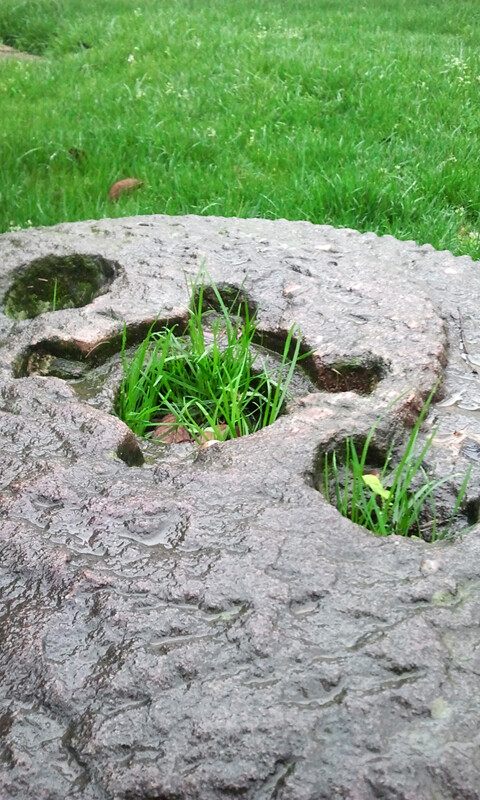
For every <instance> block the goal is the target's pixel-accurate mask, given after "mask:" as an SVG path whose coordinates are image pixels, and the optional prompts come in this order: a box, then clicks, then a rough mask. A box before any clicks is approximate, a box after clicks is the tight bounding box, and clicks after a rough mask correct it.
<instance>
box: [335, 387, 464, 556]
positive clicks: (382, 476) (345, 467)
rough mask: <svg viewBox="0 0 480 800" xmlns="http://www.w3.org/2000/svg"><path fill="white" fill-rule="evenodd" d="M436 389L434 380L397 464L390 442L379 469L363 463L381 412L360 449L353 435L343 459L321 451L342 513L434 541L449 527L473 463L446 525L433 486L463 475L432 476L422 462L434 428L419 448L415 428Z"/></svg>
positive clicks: (376, 528)
mask: <svg viewBox="0 0 480 800" xmlns="http://www.w3.org/2000/svg"><path fill="white" fill-rule="evenodd" d="M436 390H437V386H435V388H434V389H433V391H432V392H431V394H430V396H429V397H428V399H427V401H426V403H425V405H424V406H423V409H422V411H421V413H420V415H419V417H418V419H417V422H416V424H415V426H414V428H413V430H412V432H411V434H410V438H409V440H408V442H407V445H406V448H405V451H404V453H403V456H402V458H401V459H400V462H399V464H398V465H397V466H396V467H393V468H391V467H390V462H391V458H392V451H393V443H392V445H391V446H390V448H389V451H388V453H387V455H386V457H385V460H384V463H383V465H382V466H381V467H380V468H379V469H378V470H376V471H375V472H373V473H371V472H369V470H368V467H367V458H368V454H369V448H370V446H371V442H372V437H373V435H374V432H375V429H376V427H377V426H378V424H379V422H380V420H381V419H382V417H379V419H378V420H377V421H376V422H375V424H374V425H373V426H372V428H371V429H370V431H369V433H368V436H367V438H366V440H365V442H364V444H363V447H362V448H361V449H357V447H356V445H355V442H354V439H353V437H352V436H349V437H348V438H347V440H346V449H345V461H344V463H343V464H340V460H339V458H338V457H337V453H336V452H333V453H330V454H329V453H327V454H326V455H325V464H324V492H325V496H326V498H327V500H328V501H329V502H331V503H332V504H333V505H335V506H336V507H337V509H338V511H340V513H341V514H342V515H343V516H344V517H347V518H348V519H350V520H351V521H352V522H355V523H356V524H357V525H363V527H365V528H368V530H370V531H372V532H373V533H376V534H378V535H379V536H389V535H391V534H398V535H400V536H410V537H414V538H422V539H425V540H426V541H429V542H434V541H437V540H439V539H443V538H445V536H447V535H448V534H449V533H450V532H451V530H452V523H453V520H454V518H455V515H456V514H457V512H458V510H459V508H460V506H461V504H462V501H463V499H464V497H465V493H466V489H467V484H468V480H469V477H470V472H471V468H470V469H468V470H467V473H466V474H465V476H464V477H463V481H462V484H461V487H460V490H459V492H458V495H457V499H456V502H455V505H454V508H453V511H452V513H451V515H450V518H449V519H448V521H447V523H446V524H445V525H443V524H441V525H440V526H439V520H438V516H437V511H436V506H435V496H434V495H435V492H436V491H437V489H439V487H440V486H442V485H443V484H445V483H447V482H448V481H451V480H452V479H454V478H458V477H462V475H460V474H458V473H455V474H452V475H447V476H446V477H443V478H440V479H437V480H433V479H432V478H431V477H430V476H429V475H428V474H427V472H426V470H425V468H424V466H423V461H424V458H425V456H426V454H427V453H428V451H429V449H430V447H431V445H432V442H433V439H434V437H435V434H436V431H437V428H435V429H434V430H433V432H432V433H431V435H430V436H429V437H428V439H427V440H426V442H425V444H424V445H423V447H421V448H420V450H419V448H418V446H417V444H418V438H419V431H420V426H421V424H422V422H423V420H424V418H425V415H426V413H427V411H428V408H429V406H430V403H431V402H432V399H433V396H434V394H435V392H436ZM439 528H441V529H439Z"/></svg>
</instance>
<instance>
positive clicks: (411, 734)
mask: <svg viewBox="0 0 480 800" xmlns="http://www.w3.org/2000/svg"><path fill="white" fill-rule="evenodd" d="M51 255H55V257H62V256H68V257H70V256H72V255H75V256H79V255H80V256H82V255H84V256H85V255H88V256H92V255H93V256H96V257H98V256H100V257H101V258H102V259H105V260H106V261H109V262H111V263H112V264H114V265H115V275H116V277H115V279H114V280H113V282H112V283H111V284H110V285H109V286H108V287H106V289H105V291H104V293H103V294H99V295H98V296H97V297H95V299H94V300H93V301H92V302H91V303H89V304H88V305H86V306H83V307H79V308H66V309H65V310H56V311H55V312H54V313H48V312H47V313H41V314H40V315H39V316H36V317H34V318H32V319H24V320H20V319H13V318H10V317H7V316H6V315H5V314H3V313H0V369H1V372H2V375H1V382H0V452H1V453H2V462H1V468H0V514H1V520H2V521H1V526H0V549H1V556H0V565H1V566H0V592H1V595H2V599H3V608H4V613H3V615H2V617H1V622H0V638H1V641H2V648H1V649H0V761H1V763H2V766H3V770H2V772H1V773H0V797H1V798H2V800H3V798H5V800H10V798H14V797H22V798H25V799H26V800H29V799H30V798H31V799H32V800H33V799H34V798H35V799H36V798H48V800H57V799H58V800H64V798H72V800H73V798H74V797H78V798H82V800H153V798H157V800H159V799H160V798H162V799H163V800H167V798H168V800H173V799H175V800H207V799H208V800H216V799H218V800H220V798H223V800H225V798H233V797H238V796H241V797H243V798H245V799H246V800H273V799H274V798H275V800H334V799H336V798H349V800H374V798H379V797H382V798H392V800H393V798H395V800H430V798H432V800H433V798H437V797H441V798H442V800H454V798H455V800H456V799H457V798H459V797H462V798H467V797H468V798H473V800H476V799H477V798H479V799H480V781H479V776H478V769H477V766H476V756H475V751H474V747H475V740H476V737H477V729H478V725H479V722H480V691H479V689H480V685H479V683H480V682H479V678H478V675H479V665H478V663H477V662H478V653H477V650H478V648H477V640H478V619H479V614H480V600H479V592H478V587H479V585H480V544H479V539H478V535H477V532H476V531H477V529H476V528H472V529H471V530H470V531H469V532H467V533H465V534H463V535H461V536H458V537H457V538H456V539H455V540H454V541H453V542H450V543H438V544H435V545H430V544H428V543H426V542H421V541H413V540H403V539H399V538H398V537H390V538H388V539H379V538H377V537H375V536H374V535H373V534H370V533H368V532H367V531H365V530H364V529H362V528H359V527H357V526H355V525H353V524H351V523H350V522H348V521H347V520H345V519H344V518H342V517H341V516H340V515H339V514H338V513H337V512H336V510H335V509H333V508H332V507H331V506H329V505H328V503H326V501H325V500H324V498H323V497H322V495H321V493H320V492H319V491H317V484H318V479H319V474H318V473H319V466H318V465H319V462H320V459H321V455H322V453H324V452H325V450H326V449H328V448H329V447H330V448H331V446H332V445H333V444H334V443H337V444H338V443H341V441H342V440H343V438H344V437H345V436H346V435H348V434H350V433H351V432H355V433H356V434H358V435H359V436H362V435H363V436H365V435H366V433H367V432H368V430H369V428H370V426H371V425H372V423H373V422H374V421H375V420H376V419H377V418H378V416H379V415H380V414H382V413H385V418H384V420H383V421H382V424H381V425H380V426H379V445H381V444H382V443H386V442H387V441H389V439H390V438H391V436H392V435H393V434H394V433H395V432H396V433H397V435H399V434H400V433H401V432H402V431H403V430H404V427H405V425H408V424H409V423H410V422H411V420H412V419H413V418H414V417H415V413H416V411H417V410H418V408H419V404H420V401H421V399H422V398H425V397H426V396H427V395H428V393H429V392H430V391H431V389H432V387H433V386H434V385H435V383H436V381H437V380H438V378H439V377H441V378H442V387H443V396H444V403H443V405H442V404H440V405H437V406H435V408H434V412H435V416H436V417H437V420H438V422H439V425H440V427H439V431H438V433H437V434H436V438H435V445H434V447H433V448H432V465H431V466H432V469H435V470H436V471H437V473H438V474H439V475H441V474H445V473H446V472H448V473H450V472H452V469H453V470H458V472H464V471H465V470H466V468H467V466H468V465H469V464H471V465H472V466H473V473H472V478H471V481H470V489H469V495H468V500H469V504H470V508H471V509H472V512H471V513H472V514H473V512H474V511H475V510H476V513H478V503H479V498H478V494H479V493H478V486H479V469H478V459H479V458H480V425H479V419H478V413H477V410H476V403H477V398H478V408H479V409H480V388H479V378H478V375H477V371H476V350H475V348H476V347H477V344H476V339H475V336H476V331H477V329H478V312H477V310H476V301H475V298H476V297H477V296H478V292H479V289H480V286H479V282H480V278H479V274H478V269H477V267H476V265H475V264H474V263H473V262H472V261H471V260H470V259H468V258H466V257H464V258H455V257H453V256H452V255H451V254H450V253H439V252H436V251H434V250H433V248H430V247H429V246H423V247H418V246H417V245H415V244H414V243H413V242H399V241H397V240H395V239H393V238H392V237H382V238H379V237H376V236H374V235H373V234H365V235H362V234H359V233H357V232H355V231H351V230H335V229H333V228H331V227H328V226H314V225H311V224H310V223H305V222H287V221H284V220H277V221H269V220H240V219H220V218H213V217H206V218H201V217H194V216H187V217H177V218H175V217H161V216H153V217H134V218H127V219H117V220H100V221H88V222H80V223H73V224H62V225H57V226H55V227H54V228H43V229H31V230H28V231H21V232H18V233H11V234H5V235H3V236H1V237H0V256H1V257H0V265H1V266H0V302H3V300H2V299H3V298H4V297H5V296H6V294H7V292H8V290H9V288H10V287H11V285H12V283H13V281H14V280H15V278H16V277H17V276H18V275H21V274H22V271H24V270H25V269H26V268H27V267H28V265H29V264H30V263H31V262H32V261H34V260H37V259H40V258H42V257H45V256H51ZM202 265H203V266H204V267H205V268H206V269H207V270H208V273H209V275H210V276H211V277H212V279H213V280H214V281H215V282H216V283H217V285H218V286H222V287H227V288H228V287H236V288H239V287H243V291H244V292H245V294H246V295H247V297H248V300H249V302H250V303H251V304H252V305H253V306H255V307H256V308H257V309H258V319H259V324H260V328H261V329H262V331H263V332H264V333H265V334H266V335H267V336H270V337H271V338H272V340H274V339H275V338H276V337H280V338H281V336H282V335H284V334H285V332H286V331H287V330H288V329H289V328H290V326H291V325H292V324H293V323H297V324H299V325H300V327H301V331H302V336H303V341H304V345H305V347H306V348H307V349H312V350H314V356H313V361H312V369H313V371H314V373H315V376H316V380H317V381H318V382H319V386H321V385H322V383H321V381H322V380H323V378H324V375H325V370H326V369H327V368H328V369H330V368H333V369H338V368H339V365H340V366H341V367H342V369H343V368H344V367H345V369H346V370H347V368H350V369H352V370H354V369H355V368H356V367H357V366H358V365H359V364H360V365H363V366H365V367H368V368H370V367H371V365H372V364H373V365H376V368H378V376H377V377H378V383H377V384H376V386H375V387H373V391H372V392H371V393H370V394H358V393H357V392H355V391H338V392H335V391H332V386H328V387H326V386H325V385H324V388H328V389H329V391H328V392H327V391H323V390H320V389H319V391H317V392H311V393H310V394H308V395H307V396H305V397H304V398H302V399H300V400H298V401H297V402H296V403H294V404H292V406H291V407H290V408H289V413H288V414H286V415H285V416H283V417H281V418H280V419H279V420H278V421H277V422H276V423H275V424H274V425H272V426H270V427H269V428H266V429H264V430H263V431H261V432H259V433H258V434H255V435H253V436H250V437H245V438H242V439H236V440H232V441H228V442H225V443H218V444H214V445H212V446H210V447H208V449H203V450H202V449H197V448H196V447H193V446H191V445H188V446H184V445H180V446H178V447H170V448H167V447H162V446H161V445H160V446H157V448H156V449H155V450H152V446H145V445H144V444H142V443H141V442H139V441H138V440H137V439H136V438H135V437H134V436H133V434H131V432H130V431H129V430H128V428H127V427H126V426H125V425H124V424H123V423H122V422H121V421H120V420H118V419H117V418H116V417H114V416H113V415H112V414H111V413H109V411H111V410H112V409H111V405H112V397H113V394H112V392H110V394H108V393H105V395H104V396H102V398H101V399H100V401H98V402H96V401H95V399H93V400H92V398H87V400H84V399H83V397H82V394H81V391H80V388H79V386H80V383H81V381H80V383H77V382H76V381H75V380H73V381H70V382H68V381H66V380H62V379H60V378H58V377H52V375H49V376H46V377H44V376H42V375H40V374H35V373H34V372H32V374H28V373H29V371H31V370H32V369H33V367H32V364H36V363H37V361H35V359H34V360H33V361H32V354H34V355H35V356H36V357H37V356H38V358H40V357H41V358H47V357H48V358H55V357H63V356H62V354H63V355H65V358H66V359H72V358H73V359H77V361H78V362H79V363H81V364H82V365H84V366H85V365H86V367H88V365H89V363H90V362H89V360H88V359H89V358H90V359H93V360H94V359H95V358H96V357H98V361H100V360H102V359H103V360H105V359H108V358H110V356H112V357H113V356H114V353H115V347H116V348H117V350H118V341H119V336H120V334H121V332H122V330H123V325H124V324H125V323H126V324H127V326H128V327H129V330H131V331H135V330H138V331H141V330H142V329H144V328H145V326H146V325H148V324H149V323H150V321H151V320H153V319H155V318H157V317H159V318H160V319H165V320H175V319H181V318H185V315H186V313H187V304H188V295H189V283H188V282H189V280H191V279H194V278H195V276H196V275H197V274H198V271H199V269H200V268H201V266H202ZM3 307H4V306H3V305H2V306H1V309H3ZM142 326H143V327H142ZM102 348H103V350H102ZM99 353H104V354H105V356H102V359H100V356H99ZM89 354H90V355H89ZM479 357H480V356H479ZM42 363H43V362H42ZM92 363H93V361H92ZM479 363H480V362H479ZM29 365H30V366H29ZM347 371H348V370H347ZM329 374H330V373H329ZM112 375H113V376H114V377H113V378H112V380H114V378H115V375H116V373H115V372H114V371H113V372H112ZM16 376H19V377H16ZM339 388H342V389H343V388H345V387H343V386H341V387H340V385H339ZM347 388H348V387H347ZM354 388H355V387H354ZM402 394H403V395H404V396H403V398H402V400H401V401H400V402H399V403H397V404H396V405H395V407H394V408H392V407H391V403H392V401H393V400H394V399H395V398H397V397H399V396H400V395H402ZM153 453H155V454H154V455H152V454H153Z"/></svg>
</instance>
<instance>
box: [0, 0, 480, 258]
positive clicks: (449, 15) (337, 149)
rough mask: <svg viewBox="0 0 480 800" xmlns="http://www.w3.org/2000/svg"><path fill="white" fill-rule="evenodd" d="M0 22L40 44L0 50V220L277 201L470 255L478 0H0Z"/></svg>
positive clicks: (473, 249)
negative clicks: (28, 55) (12, 55)
mask: <svg viewBox="0 0 480 800" xmlns="http://www.w3.org/2000/svg"><path fill="white" fill-rule="evenodd" d="M2 39H3V42H4V43H5V44H9V45H14V46H16V47H19V48H21V49H26V50H29V51H30V52H34V53H37V54H40V55H41V56H42V59H41V60H40V61H36V62H33V61H14V60H8V61H7V60H3V61H0V113H1V119H2V123H1V125H0V231H5V230H10V229H12V228H14V227H16V226H20V227H25V226H27V225H51V224H54V223H56V222H60V221H64V220H78V219H88V218H98V217H111V216H125V215H130V214H153V213H166V214H186V213H195V214H206V215H208V214H215V215H225V216H233V215H236V216H241V217H253V216H261V217H271V218H278V217H285V218H287V219H308V220H311V221H312V222H315V223H330V224H332V225H336V226H339V227H342V226H348V227H353V228H358V229H359V230H362V231H366V230H373V231H377V232H378V233H392V234H394V235H395V236H397V237H399V238H401V239H407V238H408V239H415V240H417V241H418V242H422V243H423V242H431V243H432V244H433V245H434V246H435V247H437V248H441V249H443V248H448V249H450V250H452V251H453V252H454V253H457V254H460V253H469V254H471V255H472V256H473V257H474V258H480V2H479V0H143V2H140V0H131V1H130V0H82V2H81V3H78V0H62V2H60V0H1V4H0V40H2ZM85 45H87V47H86V46H85ZM126 177H137V178H140V179H141V180H143V181H144V185H143V187H142V188H141V189H139V190H138V191H137V192H136V193H134V194H132V195H130V196H128V197H127V196H123V197H121V198H120V200H119V202H118V203H112V202H111V201H109V200H108V197H107V193H108V189H109V188H110V186H111V184H112V183H113V182H114V181H116V180H119V179H121V178H126Z"/></svg>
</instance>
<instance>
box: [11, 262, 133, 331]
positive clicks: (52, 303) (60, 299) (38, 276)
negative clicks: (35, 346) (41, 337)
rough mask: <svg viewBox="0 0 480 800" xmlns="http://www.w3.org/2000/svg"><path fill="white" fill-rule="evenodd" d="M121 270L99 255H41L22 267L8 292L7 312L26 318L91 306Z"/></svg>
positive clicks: (13, 315)
mask: <svg viewBox="0 0 480 800" xmlns="http://www.w3.org/2000/svg"><path fill="white" fill-rule="evenodd" d="M118 270H119V267H118V265H116V264H114V263H113V262H111V261H107V260H106V259H104V258H102V257H101V256H98V255H71V256H54V255H49V256H45V257H43V258H38V259H36V260H35V261H31V262H30V264H28V265H27V266H26V267H23V268H22V269H20V270H19V273H18V274H17V277H16V278H15V280H14V281H13V283H12V285H11V286H10V288H9V289H8V291H7V293H6V295H5V299H4V311H5V314H6V315H7V316H9V317H13V319H18V320H23V319H32V318H33V317H37V316H38V315H39V314H44V313H45V312H48V311H59V310H60V309H64V308H79V307H80V306H85V305H88V303H91V302H92V300H93V299H94V298H95V297H98V296H99V295H101V294H104V293H105V292H106V291H107V289H108V287H109V286H110V284H111V283H112V281H113V280H114V278H115V277H116V275H117V274H118Z"/></svg>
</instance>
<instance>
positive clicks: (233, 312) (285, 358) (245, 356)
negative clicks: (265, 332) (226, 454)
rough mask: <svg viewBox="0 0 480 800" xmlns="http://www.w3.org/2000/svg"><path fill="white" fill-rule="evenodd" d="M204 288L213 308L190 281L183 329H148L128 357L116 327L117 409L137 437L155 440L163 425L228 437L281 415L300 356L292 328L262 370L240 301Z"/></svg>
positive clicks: (252, 326) (202, 436)
mask: <svg viewBox="0 0 480 800" xmlns="http://www.w3.org/2000/svg"><path fill="white" fill-rule="evenodd" d="M211 288H212V290H213V294H214V297H215V301H216V305H217V306H218V308H219V313H215V312H213V311H211V310H208V309H207V310H205V308H204V305H205V304H204V300H205V297H204V290H205V286H204V283H203V281H202V282H200V283H198V284H194V285H193V287H192V301H191V313H190V317H189V321H188V326H187V330H186V332H185V334H182V335H179V333H178V332H177V330H176V329H175V328H173V329H168V328H165V329H164V330H162V331H160V332H158V333H156V332H154V330H153V326H152V328H150V331H149V333H148V335H147V336H146V338H145V340H144V341H143V342H142V344H141V345H140V347H139V348H138V349H137V350H136V352H135V354H134V356H133V358H131V359H130V360H129V359H128V357H127V354H126V331H125V332H124V337H123V347H122V361H123V371H124V376H123V380H122V383H121V387H120V392H119V398H118V409H117V410H118V416H119V417H120V418H121V419H123V420H124V421H125V422H126V423H127V425H129V427H130V428H131V429H132V430H133V431H134V432H135V433H137V434H138V435H140V436H145V435H147V436H148V435H149V434H152V432H153V431H154V430H156V431H157V432H158V431H159V432H160V437H159V438H161V434H162V430H161V429H162V426H163V428H164V429H165V432H167V431H170V430H171V429H172V428H174V429H179V428H180V427H181V428H182V429H185V430H186V431H187V432H188V433H189V434H190V436H191V437H192V438H193V439H195V440H196V441H197V442H199V443H201V442H205V441H206V440H207V439H220V440H223V439H226V438H236V437H238V436H245V435H247V434H249V433H254V432H255V431H257V430H260V429H261V428H264V427H266V426H267V425H270V424H271V423H272V422H274V421H275V420H276V419H277V418H278V416H279V415H280V414H281V413H282V410H283V408H284V404H285V400H286V398H287V395H288V387H289V384H290V382H291V379H292V376H293V372H294V370H295V367H296V364H297V362H298V360H299V357H300V355H299V354H300V336H299V334H298V332H297V331H295V329H294V328H292V329H291V330H290V331H289V333H288V335H287V337H286V341H285V346H284V349H283V353H282V356H281V364H280V366H279V368H278V370H276V371H274V372H272V371H269V370H268V369H267V368H266V367H265V366H262V365H260V364H259V361H260V360H259V356H258V351H257V352H256V353H255V352H253V351H252V347H251V346H252V343H253V340H254V339H255V338H256V337H257V335H258V332H257V325H256V322H255V319H254V318H252V317H251V316H250V313H249V309H248V304H247V303H246V302H241V301H240V300H239V298H238V297H237V298H236V299H235V300H234V301H233V303H232V304H230V305H229V306H227V305H226V304H225V302H224V300H223V298H222V295H221V293H220V292H219V290H218V289H217V287H216V286H215V285H212V287H211ZM290 353H291V354H292V355H291V357H290V355H289V354H290ZM165 417H167V420H165Z"/></svg>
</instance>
